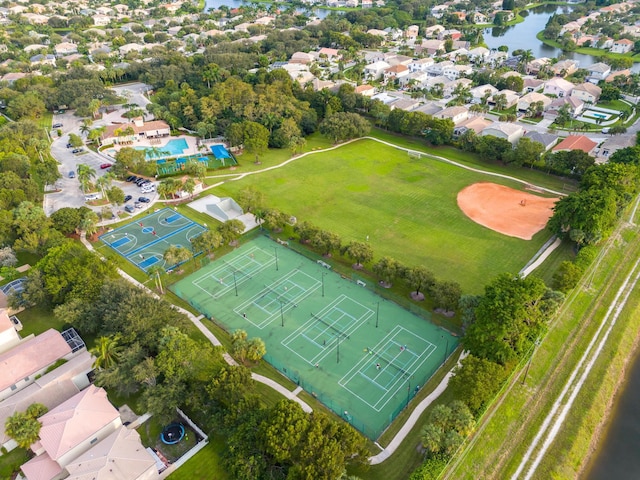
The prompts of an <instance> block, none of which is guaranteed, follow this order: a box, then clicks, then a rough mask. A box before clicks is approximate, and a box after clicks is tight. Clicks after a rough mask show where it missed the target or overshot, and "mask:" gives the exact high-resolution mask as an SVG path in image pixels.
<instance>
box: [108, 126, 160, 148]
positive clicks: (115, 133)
mask: <svg viewBox="0 0 640 480" xmlns="http://www.w3.org/2000/svg"><path fill="white" fill-rule="evenodd" d="M169 135H171V128H170V127H169V124H168V123H167V122H165V121H164V120H153V121H151V122H145V121H143V120H134V121H133V122H131V123H124V124H121V125H108V126H107V127H105V129H104V132H103V133H102V136H101V137H100V141H101V143H102V145H111V144H113V143H123V142H134V141H135V140H136V139H137V138H139V137H144V138H161V137H168V136H169Z"/></svg>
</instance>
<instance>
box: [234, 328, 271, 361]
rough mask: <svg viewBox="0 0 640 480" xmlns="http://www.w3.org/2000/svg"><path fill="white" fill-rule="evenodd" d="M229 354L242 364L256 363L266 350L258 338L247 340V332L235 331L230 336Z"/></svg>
mask: <svg viewBox="0 0 640 480" xmlns="http://www.w3.org/2000/svg"><path fill="white" fill-rule="evenodd" d="M231 353H232V354H233V356H234V357H235V358H236V359H238V361H239V362H240V363H242V364H247V363H256V362H258V361H260V359H262V357H263V356H264V354H265V353H267V349H266V347H265V345H264V342H263V341H262V339H260V338H251V339H249V338H247V332H246V331H244V330H236V331H235V332H233V333H232V334H231Z"/></svg>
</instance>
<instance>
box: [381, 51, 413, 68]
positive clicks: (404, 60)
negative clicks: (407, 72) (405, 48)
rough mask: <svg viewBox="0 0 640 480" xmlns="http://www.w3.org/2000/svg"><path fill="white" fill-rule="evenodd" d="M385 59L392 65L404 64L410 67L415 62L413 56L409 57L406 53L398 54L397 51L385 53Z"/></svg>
mask: <svg viewBox="0 0 640 480" xmlns="http://www.w3.org/2000/svg"><path fill="white" fill-rule="evenodd" d="M383 60H384V61H385V62H387V63H388V64H389V65H391V66H392V67H393V66H394V65H404V66H405V67H408V66H409V65H411V63H412V62H413V58H411V57H407V56H406V55H397V54H395V53H388V54H385V56H384V58H383Z"/></svg>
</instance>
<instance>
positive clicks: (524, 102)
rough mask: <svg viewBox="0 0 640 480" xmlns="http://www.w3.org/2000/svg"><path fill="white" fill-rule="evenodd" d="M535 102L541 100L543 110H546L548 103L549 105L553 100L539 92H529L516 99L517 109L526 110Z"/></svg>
mask: <svg viewBox="0 0 640 480" xmlns="http://www.w3.org/2000/svg"><path fill="white" fill-rule="evenodd" d="M536 102H542V107H543V109H544V110H546V109H547V108H548V107H549V105H551V102H553V100H552V99H551V98H549V97H547V96H546V95H543V94H541V93H538V92H530V93H527V94H526V95H523V96H522V97H520V100H518V111H520V112H526V111H527V110H528V109H529V107H530V106H531V104H533V103H536Z"/></svg>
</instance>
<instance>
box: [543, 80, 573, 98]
mask: <svg viewBox="0 0 640 480" xmlns="http://www.w3.org/2000/svg"><path fill="white" fill-rule="evenodd" d="M574 86H575V85H574V84H573V83H571V82H569V81H567V80H565V79H564V78H560V77H554V78H551V79H549V80H547V83H545V85H544V89H543V91H542V93H544V94H545V95H555V96H556V97H559V98H562V97H568V96H569V95H570V94H571V90H573V87H574Z"/></svg>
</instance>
